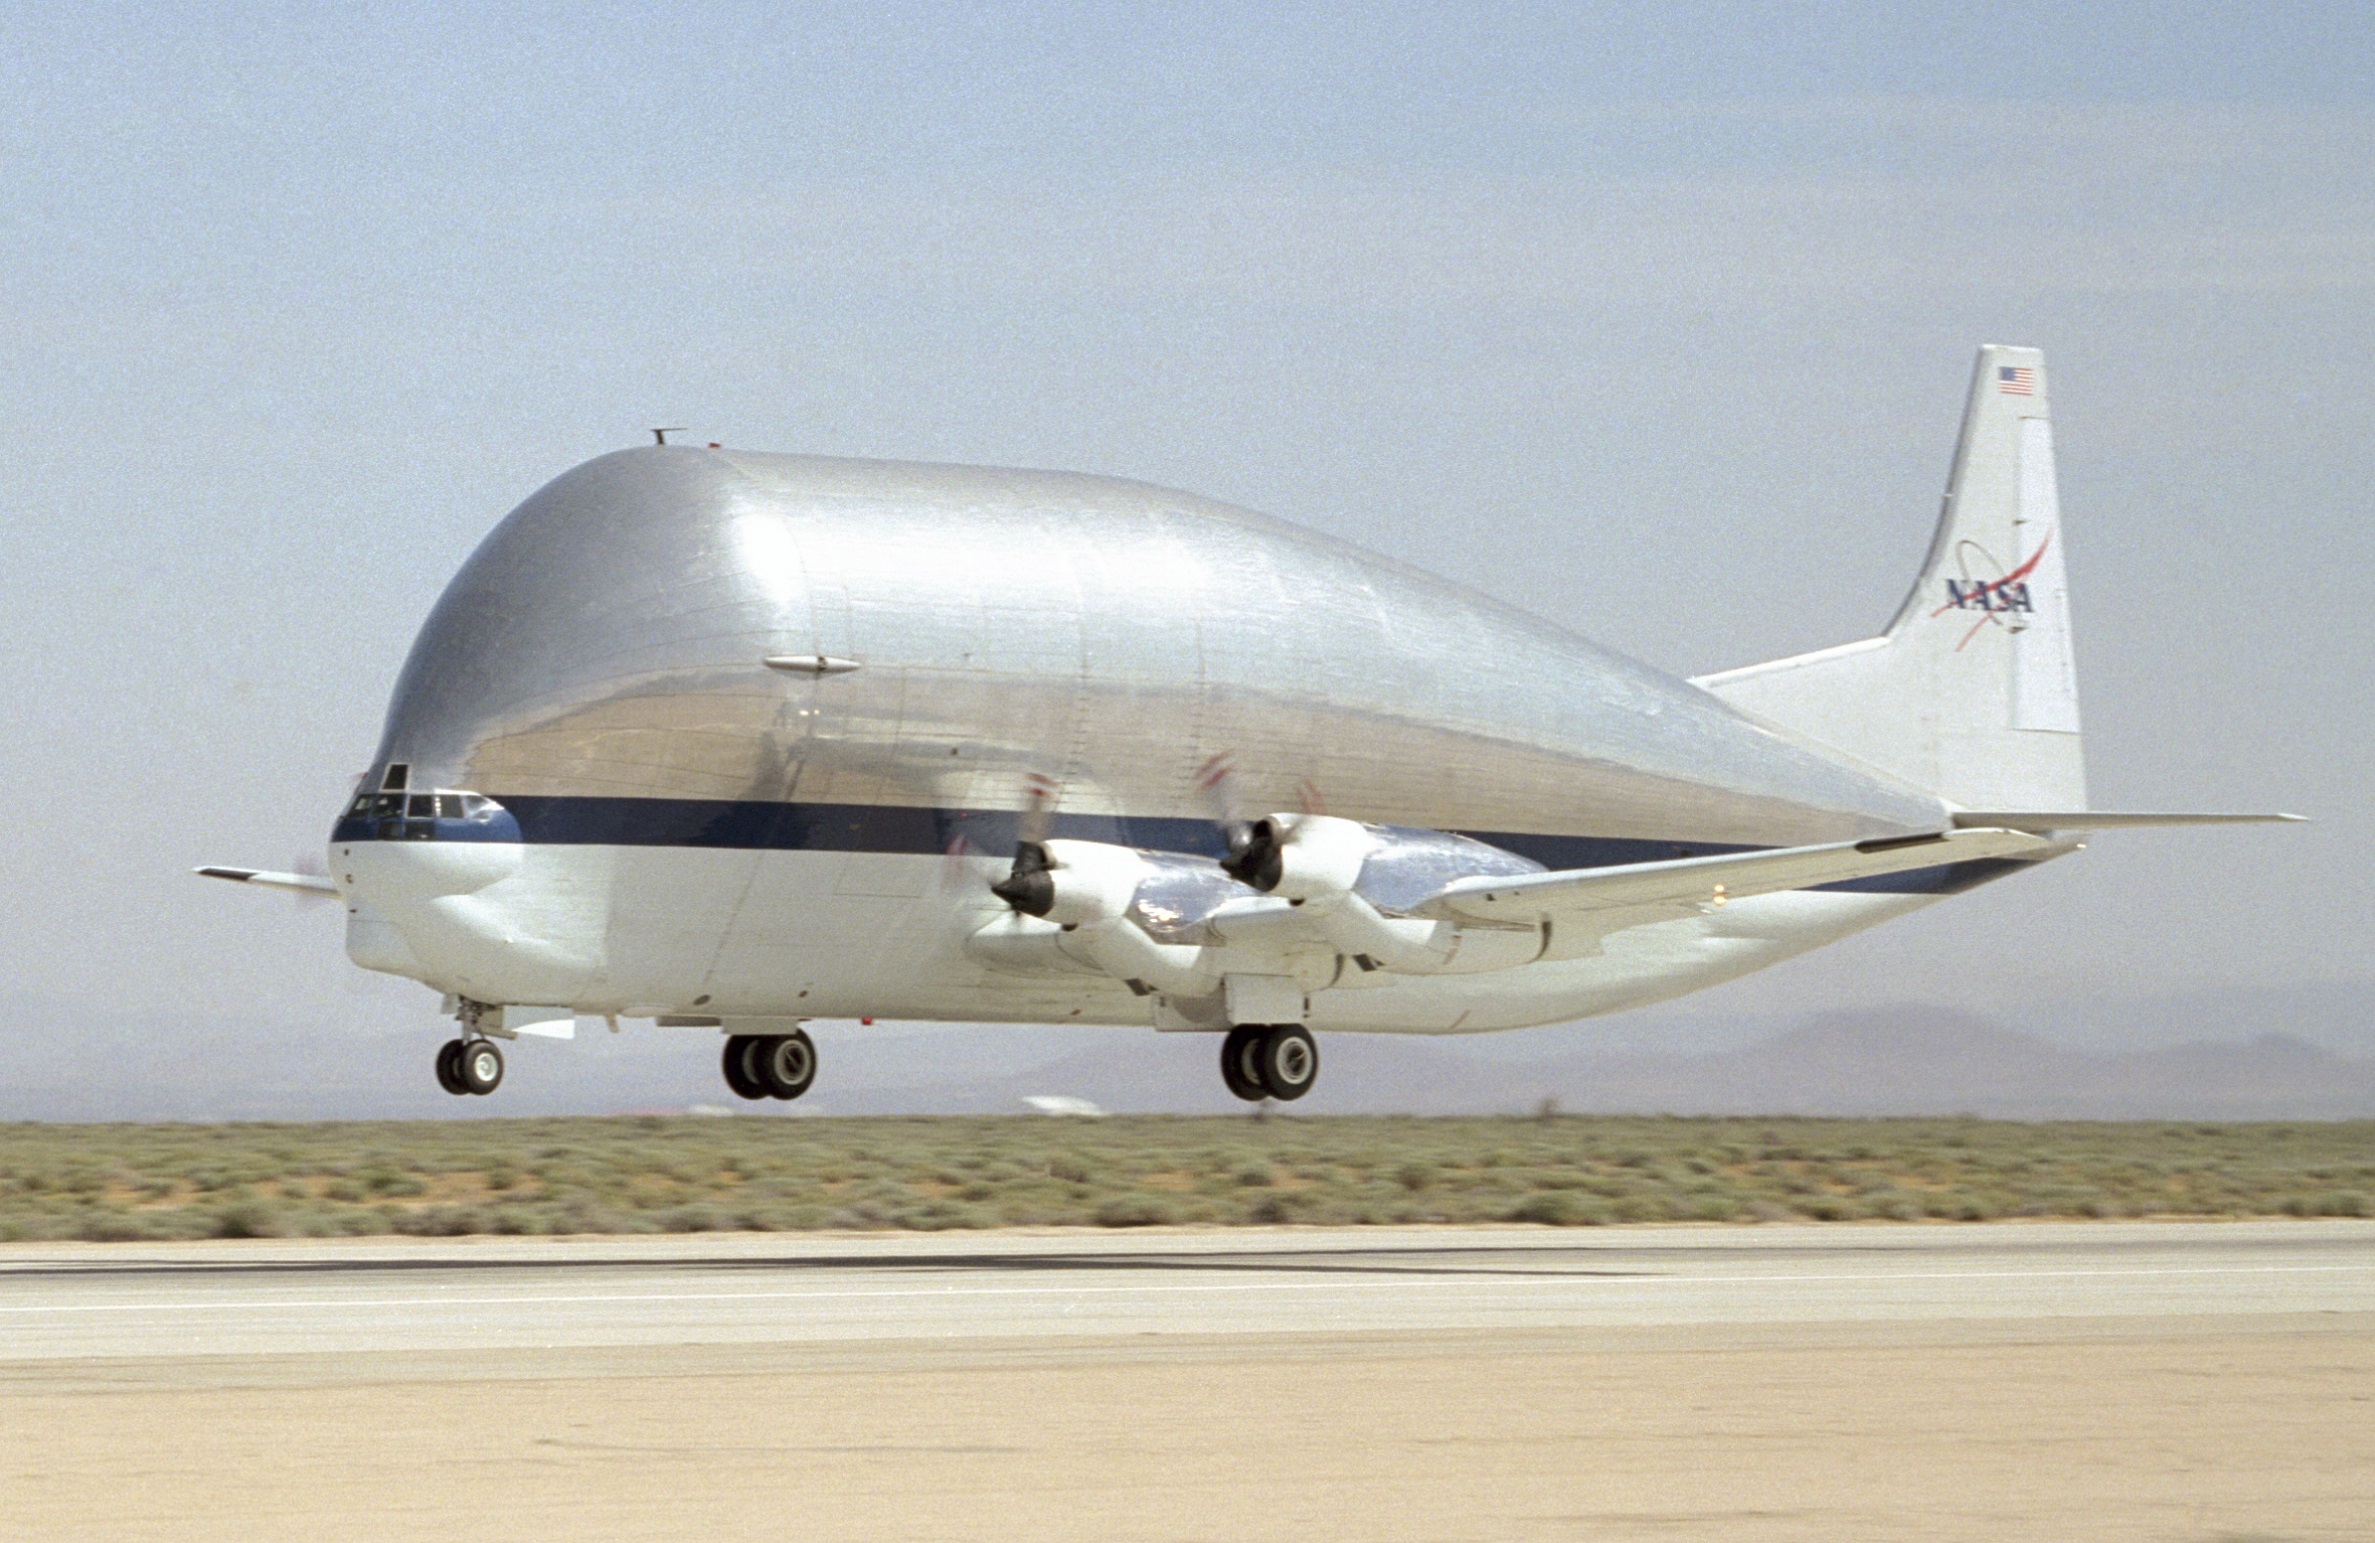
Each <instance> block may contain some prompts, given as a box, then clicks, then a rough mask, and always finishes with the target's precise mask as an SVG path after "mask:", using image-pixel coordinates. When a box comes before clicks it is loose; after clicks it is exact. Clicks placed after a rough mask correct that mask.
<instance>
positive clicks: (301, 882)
mask: <svg viewBox="0 0 2375 1543" xmlns="http://www.w3.org/2000/svg"><path fill="white" fill-rule="evenodd" d="M190 871H191V872H192V873H195V874H197V875H198V876H199V877H200V878H207V879H229V880H230V881H231V882H232V883H234V884H261V885H263V886H264V887H265V888H267V889H293V890H295V891H297V892H298V893H299V894H303V895H328V896H330V897H331V898H333V899H335V898H336V897H337V894H338V886H337V885H335V884H333V883H331V882H330V881H329V880H328V879H326V878H323V877H322V876H321V875H320V874H318V873H267V872H265V871H264V870H263V869H261V868H193V869H191V870H190Z"/></svg>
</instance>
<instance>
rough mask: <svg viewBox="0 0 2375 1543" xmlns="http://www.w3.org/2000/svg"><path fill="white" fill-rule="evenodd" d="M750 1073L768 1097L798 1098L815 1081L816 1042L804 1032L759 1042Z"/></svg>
mask: <svg viewBox="0 0 2375 1543" xmlns="http://www.w3.org/2000/svg"><path fill="white" fill-rule="evenodd" d="M750 1069H751V1071H752V1072H753V1073H754V1074H755V1075H754V1077H753V1080H754V1081H756V1082H757V1083H758V1084H759V1085H760V1086H762V1087H764V1088H765V1089H766V1090H767V1092H768V1094H769V1095H770V1096H771V1097H775V1098H798V1097H799V1096H800V1095H801V1094H803V1093H805V1092H807V1091H808V1085H809V1084H810V1083H812V1082H814V1081H816V1041H815V1040H812V1039H810V1038H809V1037H808V1032H807V1031H806V1030H805V1029H794V1030H792V1032H791V1033H789V1034H770V1035H768V1036H766V1037H765V1038H763V1039H761V1040H760V1041H759V1042H758V1048H757V1049H756V1050H755V1051H754V1052H753V1053H752V1055H751V1058H750Z"/></svg>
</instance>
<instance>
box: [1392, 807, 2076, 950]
mask: <svg viewBox="0 0 2375 1543" xmlns="http://www.w3.org/2000/svg"><path fill="white" fill-rule="evenodd" d="M2067 849H2068V844H2067V843H2065V842H2059V841H2049V840H2047V839H2045V838H2044V837H2042V836H2037V835H2032V834H2030V833H2029V832H2027V831H2019V830H1954V831H1941V832H1938V833H1936V834H1933V835H1925V836H1890V837H1884V838H1881V839H1878V840H1872V841H1841V842H1835V843H1832V844H1830V845H1826V846H1810V847H1781V848H1778V849H1775V850H1773V851H1766V852H1734V853H1728V854H1726V855H1724V856H1721V857H1684V858H1677V859H1675V860H1674V861H1672V862H1664V863H1632V864H1628V865H1627V866H1624V867H1621V868H1578V869H1573V870H1570V871H1568V872H1564V873H1536V874H1527V875H1524V876H1522V877H1518V878H1476V879H1460V880H1457V881H1455V882H1453V883H1450V884H1446V885H1445V886H1444V887H1443V888H1441V889H1439V890H1437V891H1436V892H1435V893H1434V894H1433V895H1430V896H1429V897H1428V898H1427V899H1425V900H1424V901H1422V902H1420V903H1419V905H1418V906H1417V907H1416V908H1415V909H1414V912H1413V914H1415V915H1418V916H1429V917H1435V918H1438V919H1441V920H1444V921H1479V922H1497V923H1501V924H1503V925H1514V926H1532V925H1534V924H1535V923H1537V922H1539V921H1541V920H1543V919H1544V918H1546V917H1547V918H1552V919H1557V918H1560V917H1566V918H1571V919H1580V918H1586V917H1590V916H1591V915H1593V913H1597V912H1608V911H1630V910H1641V909H1649V908H1657V907H1674V908H1684V907H1693V906H1701V905H1721V904H1723V903H1724V902H1725V901H1727V900H1739V899H1743V898H1745V897H1747V896H1750V895H1767V894H1772V893H1774V892H1775V891H1777V890H1785V889H1814V888H1817V887H1819V886H1821V885H1824V884H1838V883H1843V882H1845V881H1846V880H1849V879H1869V878H1877V877H1879V876H1880V875H1882V874H1885V873H1903V872H1905V871H1907V870H1908V869H1913V868H1935V867H1937V866H1939V865H1940V864H1943V863H1959V862H1968V861H1970V860H1971V859H1973V858H1990V857H1996V858H2037V857H2045V856H2049V855H2051V854H2053V853H2056V852H2060V851H2065V850H2067Z"/></svg>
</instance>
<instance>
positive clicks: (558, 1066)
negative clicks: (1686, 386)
mask: <svg viewBox="0 0 2375 1543" xmlns="http://www.w3.org/2000/svg"><path fill="white" fill-rule="evenodd" d="M2361 1000H2363V998H2362V997H2360V996H2359V994H2358V993H2356V992H2355V991H2349V992H2340V993H2330V994H2328V995H2327V996H2321V997H2320V998H2319V1001H2321V1002H2327V1003H2329V1005H2330V1004H2331V1003H2345V1004H2348V1005H2346V1006H2341V1007H2335V1008H2333V1010H2332V1012H2329V1013H2328V1015H2327V1016H2326V1017H2325V1018H2323V1019H2321V1020H2320V1021H2319V1023H2318V1025H2317V1029H2318V1032H2319V1036H2320V1038H2321V1039H2324V1040H2325V1041H2326V1043H2324V1044H2318V1043H2311V1042H2309V1041H2308V1040H2306V1039H2303V1038H2300V1037H2296V1036H2294V1035H2291V1034H2286V1033H2281V1032H2262V1033H2260V1034H2258V1035H2257V1037H2254V1038H2249V1039H2232V1038H2227V1039H2218V1038H2205V1039H2200V1040H2195V1041H2191V1042H2177V1043H2170V1042H2167V1041H2166V1038H2165V1034H2164V1036H2163V1037H2162V1038H2161V1039H2160V1040H2159V1041H2157V1042H2156V1041H2151V1040H2147V1041H2146V1042H2144V1043H2142V1044H2141V1045H2136V1046H2133V1047H2131V1048H2106V1047H2105V1045H2104V1043H2103V1040H2104V1039H2105V1038H2106V1037H2108V1036H2106V1035H2101V1034H2098V1035H2094V1036H2090V1037H2089V1042H2087V1044H2086V1048H2073V1047H2072V1046H2071V1044H2070V1043H2069V1042H2068V1040H2067V1039H2064V1040H2063V1041H2062V1042H2061V1043H2055V1042H2053V1041H2049V1040H2047V1039H2045V1038H2043V1037H2040V1036H2038V1035H2035V1034H2030V1033H2023V1032H2019V1031H2016V1030H2013V1029H2009V1028H2006V1027H2004V1026H2002V1025H2001V1024H1999V1023H1995V1022H1992V1021H1990V1020H1988V1019H1986V1018H1983V1017H1979V1016H1976V1015H1973V1014H1969V1013H1964V1012H1960V1011H1956V1010H1952V1009H1942V1008H1938V1007H1932V1006H1919V1005H1908V1006H1904V1007H1897V1008H1885V1009H1870V1010H1858V1011H1853V1012H1840V1013H1832V1014H1826V1015H1821V1016H1817V1017H1813V1018H1811V1019H1806V1020H1801V1021H1799V1022H1798V1023H1796V1024H1795V1025H1789V1026H1781V1027H1780V1028H1779V1031H1778V1032H1775V1033H1772V1034H1770V1035H1768V1036H1767V1037H1764V1038H1761V1039H1758V1040H1756V1041H1754V1042H1751V1043H1746V1044H1739V1043H1731V1044H1723V1043H1720V1041H1721V1039H1722V1038H1723V1036H1722V1035H1721V1034H1718V1033H1715V1032H1713V1031H1710V1032H1709V1033H1707V1034H1704V1035H1701V1036H1699V1037H1698V1039H1699V1047H1698V1048H1688V1049H1677V1048H1658V1049H1645V1048H1642V1047H1641V1046H1640V1045H1639V1044H1637V1043H1636V1044H1630V1045H1625V1044H1611V1043H1609V1039H1610V1038H1611V1037H1612V1036H1604V1035H1596V1034H1595V1033H1594V1032H1593V1030H1592V1029H1591V1028H1590V1027H1588V1026H1586V1027H1579V1028H1574V1029H1568V1030H1548V1031H1535V1032H1534V1033H1533V1034H1532V1035H1531V1036H1523V1037H1520V1038H1519V1039H1517V1040H1515V1041H1510V1040H1497V1039H1494V1038H1479V1039H1437V1038H1424V1037H1417V1036H1400V1035H1361V1034H1330V1035H1323V1036H1321V1040H1320V1045H1321V1059H1322V1063H1323V1073H1322V1076H1321V1078H1320V1086H1319V1089H1318V1090H1317V1091H1316V1092H1315V1093H1313V1095H1312V1096H1311V1097H1310V1098H1309V1099H1307V1100H1305V1101H1304V1102H1303V1103H1302V1104H1300V1105H1298V1106H1297V1109H1298V1111H1299V1112H1308V1113H1314V1114H1326V1113H1414V1114H1452V1113H1462V1114H1469V1113H1515V1112H1521V1111H1528V1110H1532V1109H1534V1108H1536V1107H1538V1106H1539V1105H1540V1104H1541V1102H1542V1101H1543V1100H1545V1099H1553V1100H1556V1101H1557V1103H1558V1105H1559V1106H1560V1107H1561V1108H1564V1109H1568V1110H1574V1111H1592V1112H1609V1113H1616V1112H1627V1113H1670V1114H1839V1115H1889V1114H1904V1115H1912V1114H1974V1115H1984V1116H1991V1117H1997V1118H2007V1119H2144V1118H2174V1119H2218V1120H2241V1119H2335V1118H2369V1117H2375V1057H2370V1056H2368V1055H2365V1054H2352V1053H2347V1052H2346V1051H2345V1050H2343V1049H2337V1048H2333V1046H2334V1044H2335V1043H2336V1042H2340V1043H2342V1044H2345V1045H2347V1044H2350V1043H2352V1042H2353V1041H2359V1042H2366V1039H2367V1036H2366V1030H2365V1028H2364V1027H2363V1026H2364V1025H2365V1024H2366V1023H2367V1021H2368V1020H2367V1017H2366V1015H2365V1010H2364V1009H2358V1008H2356V1004H2357V1002H2359V1001H2361ZM2353 1010H2355V1011H2356V1012H2357V1014H2358V1016H2356V1017H2351V1016H2350V1014H2351V1012H2352V1011H2353ZM6 1013H7V1016H6V1019H5V1021H4V1022H0V1119H10V1120H24V1119H37V1120H110V1119H115V1120H120V1119H131V1120H155V1119H185V1120H187V1119H195V1120H214V1119H272V1120H312V1119H354V1118H416V1117H454V1116H469V1117H485V1116H494V1115H504V1114H512V1115H529V1114H607V1113H617V1112H622V1111H635V1112H644V1111H650V1112H667V1111H681V1110H684V1109H687V1108H689V1107H694V1106H707V1107H712V1108H717V1109H731V1110H733V1111H734V1112H736V1113H744V1114H748V1113H768V1114H789V1113H792V1112H794V1110H795V1109H796V1110H797V1112H799V1113H803V1114H959V1113H966V1114H976V1113H978V1114H991V1113H1001V1114H1003V1113H1014V1114H1020V1113H1025V1112H1028V1108H1029V1106H1028V1105H1026V1104H1025V1102H1024V1100H1025V1099H1027V1098H1030V1097H1032V1096H1035V1095H1040V1096H1044V1095H1055V1096H1061V1097H1067V1098H1078V1099H1087V1100H1089V1101H1090V1102H1092V1103H1094V1104H1096V1105H1098V1106H1099V1107H1101V1108H1104V1109H1108V1110H1113V1111H1116V1112H1170V1113H1220V1112H1225V1111H1228V1110H1234V1109H1242V1108H1243V1107H1244V1106H1243V1105H1241V1104H1239V1103H1238V1102H1237V1101H1236V1100H1234V1099H1232V1098H1230V1097H1229V1096H1228V1095H1227V1094H1226V1093H1224V1092H1223V1091H1222V1089H1221V1086H1220V1077H1219V1074H1218V1071H1217V1069H1216V1066H1215V1064H1214V1063H1215V1060H1216V1058H1217V1050H1218V1045H1217V1042H1216V1041H1215V1040H1214V1039H1213V1038H1212V1037H1211V1036H1209V1035H1201V1034H1154V1033H1150V1032H1147V1031H1144V1030H1130V1029H1103V1030H1082V1029H1046V1028H1000V1027H976V1026H970V1025H952V1026H949V1027H946V1028H938V1027H932V1026H924V1025H900V1026H896V1027H892V1026H885V1027H882V1028H876V1029H871V1030H867V1029H860V1028H858V1027H857V1026H855V1025H847V1024H831V1023H827V1024H819V1025H815V1026H814V1027H813V1029H812V1032H813V1033H814V1034H815V1035H816V1037H817V1040H818V1042H819V1046H820V1050H821V1055H822V1060H823V1068H824V1069H823V1073H822V1075H821V1076H820V1077H819V1079H818V1083H817V1087H816V1090H815V1091H814V1092H813V1093H811V1094H810V1095H809V1096H808V1097H807V1098H806V1099H804V1100H802V1101H801V1102H800V1104H798V1105H797V1106H787V1105H781V1104H770V1105H764V1106H753V1105H747V1104H743V1103H742V1102H741V1101H739V1100H737V1099H735V1098H733V1097H732V1096H730V1095H729V1094H728V1093H727V1092H726V1090H725V1088H724V1086H723V1084H722V1082H721V1081H720V1079H719V1077H718V1072H717V1055H718V1049H719V1043H720V1042H719V1039H718V1036H717V1035H716V1033H715V1032H714V1031H704V1030H691V1029H650V1028H642V1027H637V1028H632V1029H630V1030H628V1032H627V1033H625V1034H623V1035H620V1036H618V1037H616V1038H613V1037H612V1036H610V1035H608V1034H606V1033H602V1032H600V1031H599V1030H597V1031H595V1032H594V1033H592V1034H587V1035H581V1036H580V1037H579V1038H578V1039H577V1040H575V1041H574V1042H567V1043H563V1042H555V1041H546V1040H524V1041H522V1042H520V1043H519V1044H518V1045H517V1046H514V1047H512V1050H511V1073H510V1076H509V1077H508V1079H507V1081H506V1085H505V1086H504V1088H503V1089H502V1090H501V1091H500V1092H498V1093H497V1094H496V1095H495V1096H493V1097H491V1098H484V1099H455V1098H452V1097H449V1096H448V1095H446V1094H444V1093H441V1092H439V1091H438V1089H437V1087H436V1084H435V1082H434V1080H433V1078H432V1076H431V1071H430V1057H431V1054H432V1052H433V1051H434V1049H435V1047H436V1044H437V1041H438V1038H439V1035H438V1034H437V1033H436V1032H435V1030H434V1029H433V1028H432V1027H431V1026H430V1025H429V1024H427V1023H424V1024H423V1028H422V1032H421V1033H419V1034H417V1035H414V1034H378V1035H370V1036H364V1035H351V1034H338V1033H334V1032H330V1033H320V1034H309V1035H299V1034H283V1035H274V1034H270V1033H267V1032H261V1031H259V1030H258V1029H256V1028H255V1027H254V1026H252V1025H230V1024H223V1023H208V1022H158V1021H150V1020H127V1019H124V1018H121V1017H98V1018H94V1017H92V1016H89V1015H86V1014H85V1013H83V1012H81V1011H78V1010H76V1009H75V1008H73V1007H72V1006H70V1005H68V1004H61V1003H57V1002H54V1001H48V1000H44V999H25V998H20V999H18V1000H16V1001H14V1002H12V1003H9V1004H7V1007H6ZM2334 1013H2339V1014H2341V1015H2342V1016H2339V1017H2337V1016H2334ZM2154 1021H2156V1022H2161V1023H2166V1022H2169V1021H2171V1020H2170V1019H2169V1018H2168V1017H2166V1016H2165V1015H2164V1016H2162V1017H2158V1018H2156V1019H2155V1020H2154ZM2174 1021H2178V1022H2183V1021H2184V1019H2183V1018H2182V1017H2180V1018H2177V1019H2176V1020H2174ZM2254 1021H2255V1022H2257V1023H2265V1022H2267V1021H2269V1019H2268V1018H2266V1017H2262V1018H2258V1019H2256V1020H2254ZM1672 1037H1673V1038H1674V1039H1677V1040H1681V1041H1683V1042H1684V1043H1685V1044H1688V1043H1689V1041H1690V1037H1691V1036H1689V1035H1688V1034H1687V1033H1677V1034H1675V1035H1673V1036H1672ZM1595 1040H1597V1041H1598V1042H1597V1043H1595ZM1710 1040H1714V1041H1717V1042H1718V1047H1717V1048H1705V1046H1706V1045H1707V1044H1708V1042H1709V1041H1710Z"/></svg>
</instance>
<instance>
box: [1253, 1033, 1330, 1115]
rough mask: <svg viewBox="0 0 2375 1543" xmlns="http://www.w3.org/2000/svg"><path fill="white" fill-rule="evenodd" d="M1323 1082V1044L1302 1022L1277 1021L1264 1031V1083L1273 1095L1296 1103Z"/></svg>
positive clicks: (1281, 1099)
mask: <svg viewBox="0 0 2375 1543" xmlns="http://www.w3.org/2000/svg"><path fill="white" fill-rule="evenodd" d="M1317 1081H1319V1046H1318V1045H1316V1044H1314V1043H1313V1042H1312V1038H1311V1031H1310V1030H1308V1029H1306V1028H1304V1027H1303V1025H1301V1024H1299V1023H1280V1024H1273V1025H1272V1026H1271V1027H1270V1028H1268V1029H1267V1030H1265V1031H1263V1034H1262V1082H1263V1084H1264V1085H1265V1086H1267V1087H1268V1088H1269V1089H1270V1096H1271V1097H1272V1098H1275V1099H1278V1100H1280V1101H1282V1102H1292V1101H1293V1100H1295V1099H1298V1098H1301V1097H1302V1096H1303V1095H1304V1094H1306V1093H1308V1092H1310V1091H1311V1085H1312V1084H1313V1083H1315V1082H1317Z"/></svg>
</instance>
